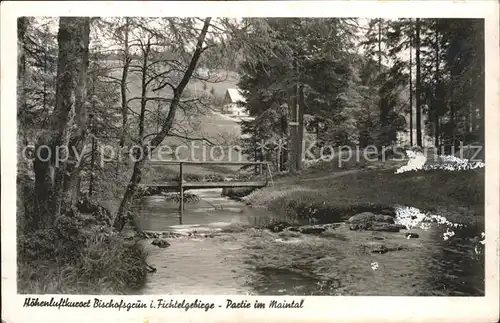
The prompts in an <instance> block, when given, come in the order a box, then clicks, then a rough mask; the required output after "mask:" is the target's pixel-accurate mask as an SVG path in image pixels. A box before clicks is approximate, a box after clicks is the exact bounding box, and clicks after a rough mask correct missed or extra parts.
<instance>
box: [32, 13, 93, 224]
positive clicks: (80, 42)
mask: <svg viewBox="0 0 500 323" xmlns="http://www.w3.org/2000/svg"><path fill="white" fill-rule="evenodd" d="M89 34H90V18H88V17H84V18H81V17H61V18H60V21H59V32H58V36H57V38H58V45H59V55H58V67H57V84H56V106H55V109H54V113H53V114H52V116H51V123H50V128H49V132H48V133H45V134H44V135H42V137H41V138H40V140H39V142H38V146H40V145H48V146H49V147H50V148H51V152H52V158H51V159H50V161H44V160H40V159H38V160H36V161H35V162H36V163H37V165H36V166H35V172H37V171H38V174H37V175H38V176H36V177H37V179H38V180H39V181H41V183H38V184H39V187H38V188H39V190H40V189H45V190H44V191H43V193H42V191H39V194H42V195H41V196H39V198H40V197H41V198H42V200H43V204H44V205H45V206H46V207H45V209H44V211H46V212H47V214H46V216H47V217H49V218H50V217H52V216H59V215H61V214H62V213H63V212H64V211H65V210H66V209H67V208H68V207H69V206H71V205H72V204H73V203H74V202H75V201H74V197H75V196H76V195H77V194H75V193H74V191H75V190H77V189H78V183H79V179H78V177H79V170H80V167H78V166H77V165H76V160H75V156H74V153H73V152H74V151H73V149H76V150H77V151H78V152H81V151H82V148H83V144H84V140H85V136H86V125H87V113H86V104H85V99H86V82H87V69H88V47H89ZM56 148H60V149H67V150H68V151H69V154H68V155H67V156H69V158H68V159H67V160H66V161H59V165H57V164H56V165H55V166H58V167H56V168H55V169H54V176H53V178H54V180H53V182H54V188H53V192H52V194H49V193H48V192H51V190H50V189H51V188H50V187H47V175H48V174H49V173H50V168H51V167H53V166H54V162H55V161H56V160H55V152H56ZM61 151H62V150H61ZM62 157H66V156H65V155H64V152H63V154H62V156H61V158H62ZM50 195H52V196H50ZM48 221H50V219H48Z"/></svg>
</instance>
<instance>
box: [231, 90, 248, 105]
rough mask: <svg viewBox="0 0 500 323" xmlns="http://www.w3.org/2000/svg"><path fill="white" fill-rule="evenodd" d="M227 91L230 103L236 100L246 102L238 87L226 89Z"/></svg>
mask: <svg viewBox="0 0 500 323" xmlns="http://www.w3.org/2000/svg"><path fill="white" fill-rule="evenodd" d="M227 93H228V94H229V98H230V99H231V102H232V103H236V102H238V101H243V102H246V99H245V98H244V97H243V95H241V93H240V90H239V89H227Z"/></svg>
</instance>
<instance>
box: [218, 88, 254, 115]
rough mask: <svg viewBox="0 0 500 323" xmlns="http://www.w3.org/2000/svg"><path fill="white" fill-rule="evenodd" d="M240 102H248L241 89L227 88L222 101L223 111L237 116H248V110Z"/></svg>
mask: <svg viewBox="0 0 500 323" xmlns="http://www.w3.org/2000/svg"><path fill="white" fill-rule="evenodd" d="M240 102H246V99H245V97H244V96H243V95H241V92H240V90H239V89H227V90H226V94H225V96H224V101H223V102H222V105H223V107H222V111H223V112H224V114H227V115H231V116H235V117H248V112H247V111H246V109H245V108H244V107H242V106H241V105H240Z"/></svg>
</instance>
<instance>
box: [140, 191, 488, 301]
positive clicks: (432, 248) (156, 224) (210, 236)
mask: <svg viewBox="0 0 500 323" xmlns="http://www.w3.org/2000/svg"><path fill="white" fill-rule="evenodd" d="M189 192H191V193H194V194H196V195H198V196H199V198H200V200H199V202H196V203H187V204H186V205H185V211H184V214H183V217H182V219H181V218H180V214H179V211H178V204H176V203H175V202H166V201H165V199H164V197H163V196H150V197H148V198H147V199H146V201H144V202H143V204H142V205H140V206H138V207H137V211H136V212H137V214H138V217H137V218H136V223H137V225H138V226H139V228H140V229H141V230H144V231H154V232H174V233H177V234H178V235H179V237H174V238H163V239H164V240H166V241H168V242H169V243H170V246H169V247H168V248H159V247H157V246H154V245H151V240H145V241H144V242H145V247H146V251H147V253H148V263H149V264H150V265H152V266H153V267H155V268H156V269H157V271H156V272H155V273H151V274H149V275H148V279H147V282H146V285H145V287H144V288H143V290H142V291H141V292H142V293H143V294H157V295H158V294H163V295H165V294H171V295H173V294H191V295H193V294H197V295H204V294H217V295H223V294H232V295H242V294H243V295H245V294H248V295H357V296H360V295H363V296H375V295H386V296H390V295H392V296H399V295H408V296H424V295H432V296H480V295H484V256H482V257H481V256H479V255H476V254H475V252H474V247H473V245H472V243H471V242H470V241H469V239H459V238H456V239H450V240H448V241H445V240H443V237H442V232H441V231H440V229H439V228H437V227H433V228H431V229H429V230H426V231H423V230H420V229H417V230H414V231H412V232H416V233H418V234H419V238H417V239H406V237H405V231H404V230H403V231H402V232H400V233H386V232H366V231H350V230H349V229H348V228H347V227H346V226H345V225H339V226H338V227H337V228H336V229H334V230H332V231H328V232H324V234H320V235H311V234H301V233H297V232H280V233H272V232H270V231H268V230H260V229H255V228H253V227H255V226H256V225H258V224H262V223H266V222H267V221H269V220H270V219H272V218H276V216H275V215H274V214H272V213H271V212H269V211H268V210H266V209H264V208H250V207H248V206H247V205H245V204H244V203H242V202H239V201H235V200H231V199H229V198H227V197H223V196H221V189H203V190H190V191H189ZM193 233H194V234H193ZM381 246H383V248H385V247H388V249H389V250H390V251H389V252H377V250H378V249H380V248H381ZM375 264H376V265H375Z"/></svg>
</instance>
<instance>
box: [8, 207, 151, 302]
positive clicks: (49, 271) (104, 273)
mask: <svg viewBox="0 0 500 323" xmlns="http://www.w3.org/2000/svg"><path fill="white" fill-rule="evenodd" d="M87 201H88V200H87ZM18 202H21V201H18ZM24 203H32V202H31V201H24ZM24 203H22V204H21V203H19V204H18V205H23V204H24ZM30 216H32V214H30V213H26V212H18V235H17V243H18V246H17V264H18V268H17V273H18V275H17V282H18V285H17V286H18V293H21V294H28V293H29V294H129V293H134V292H137V291H138V290H139V289H140V288H141V287H142V286H143V285H144V283H145V279H146V274H147V269H146V268H147V266H146V252H145V251H144V249H143V247H142V246H141V245H140V244H138V243H135V242H133V241H129V240H127V239H125V237H124V236H122V235H121V234H120V233H118V232H116V231H114V230H113V228H112V225H111V223H112V221H111V213H110V212H109V211H107V210H106V209H104V208H102V207H100V205H99V204H97V203H96V202H93V201H89V202H88V203H87V202H86V203H80V204H78V207H77V209H76V210H73V211H71V212H69V213H67V214H66V215H64V216H61V217H59V218H57V219H55V220H54V221H53V223H51V224H49V225H46V226H44V227H40V226H35V225H33V223H30V222H29V219H30Z"/></svg>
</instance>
